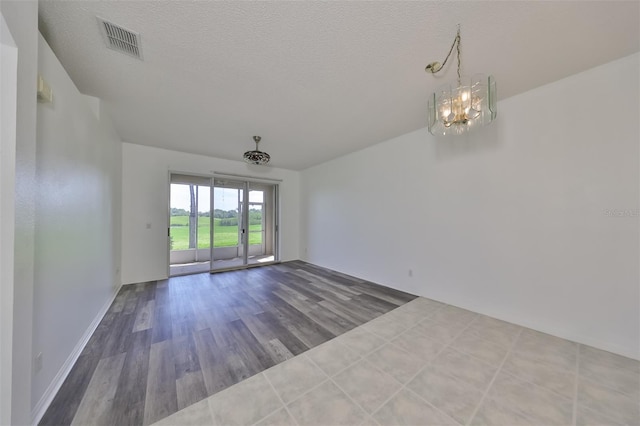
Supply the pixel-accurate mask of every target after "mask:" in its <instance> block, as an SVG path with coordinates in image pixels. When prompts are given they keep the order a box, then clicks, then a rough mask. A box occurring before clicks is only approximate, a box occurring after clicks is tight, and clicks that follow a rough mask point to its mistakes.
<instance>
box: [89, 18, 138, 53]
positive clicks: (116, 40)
mask: <svg viewBox="0 0 640 426" xmlns="http://www.w3.org/2000/svg"><path fill="white" fill-rule="evenodd" d="M97 18H98V24H99V25H100V31H101V32H102V36H103V37H104V41H105V43H107V47H108V48H109V49H113V50H117V51H118V52H122V53H124V54H126V55H129V56H133V57H134V58H138V59H140V60H142V47H141V46H140V34H138V33H134V32H133V31H130V30H127V29H126V28H123V27H121V26H119V25H116V24H114V23H113V22H109V21H107V20H105V19H102V18H100V17H97Z"/></svg>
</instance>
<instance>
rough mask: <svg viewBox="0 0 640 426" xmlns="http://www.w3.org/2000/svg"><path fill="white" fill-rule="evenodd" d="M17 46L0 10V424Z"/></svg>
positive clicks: (4, 400)
mask: <svg viewBox="0 0 640 426" xmlns="http://www.w3.org/2000/svg"><path fill="white" fill-rule="evenodd" d="M17 73H18V48H17V46H16V44H15V41H14V40H13V37H12V36H11V33H10V32H9V28H8V27H7V23H6V21H5V20H4V16H3V15H2V13H1V12H0V93H2V97H1V98H0V103H1V104H0V182H2V186H0V425H5V424H10V423H11V379H12V374H11V364H12V358H13V356H12V347H13V344H12V340H13V262H14V256H13V250H14V248H13V247H14V241H15V239H14V235H15V232H14V227H13V224H14V221H15V180H16V160H15V158H16V100H17V98H16V89H17V86H18V75H17Z"/></svg>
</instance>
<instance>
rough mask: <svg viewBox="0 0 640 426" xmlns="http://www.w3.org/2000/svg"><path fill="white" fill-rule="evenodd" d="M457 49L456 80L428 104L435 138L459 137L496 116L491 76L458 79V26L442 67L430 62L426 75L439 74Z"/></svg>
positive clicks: (494, 92) (437, 93) (430, 124)
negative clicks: (428, 73) (454, 49)
mask: <svg viewBox="0 0 640 426" xmlns="http://www.w3.org/2000/svg"><path fill="white" fill-rule="evenodd" d="M454 47H455V48H456V53H457V59H458V69H457V71H458V79H457V80H456V81H455V82H453V83H451V84H447V85H444V86H442V87H440V88H439V89H438V90H437V91H436V92H434V93H432V94H431V96H430V97H429V102H428V120H429V121H428V129H429V133H431V134H432V135H436V136H447V135H460V134H463V133H466V132H468V131H469V130H472V129H473V128H475V127H480V126H484V125H487V124H489V123H491V122H492V121H493V120H494V119H495V118H496V116H497V113H498V110H497V107H496V101H497V98H496V82H495V80H494V78H493V77H492V76H489V77H485V76H484V75H482V74H476V75H474V76H472V77H466V76H461V75H460V26H459V25H458V32H457V33H456V37H455V39H454V40H453V44H452V45H451V49H449V53H448V54H447V57H446V58H445V59H444V61H443V62H442V63H440V62H432V63H430V64H429V65H427V67H426V68H425V71H426V72H430V73H432V74H435V73H437V72H439V71H440V70H442V68H443V67H444V65H445V64H446V63H447V60H448V59H449V57H450V56H451V53H452V52H453V48H454Z"/></svg>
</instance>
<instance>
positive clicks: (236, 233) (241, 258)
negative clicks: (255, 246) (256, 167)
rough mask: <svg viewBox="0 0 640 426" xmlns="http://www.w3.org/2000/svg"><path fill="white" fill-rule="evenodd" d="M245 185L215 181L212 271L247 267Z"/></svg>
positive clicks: (223, 180)
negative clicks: (244, 231)
mask: <svg viewBox="0 0 640 426" xmlns="http://www.w3.org/2000/svg"><path fill="white" fill-rule="evenodd" d="M245 186H246V184H245V182H241V181H233V180H227V179H218V178H215V179H214V183H213V234H212V240H213V247H212V250H211V251H212V256H213V262H212V265H211V270H218V269H227V268H235V267H238V266H243V265H245V264H246V261H245V250H244V239H245V237H246V233H243V230H244V225H243V224H244V221H243V216H244V215H243V212H244V208H243V203H244V193H245Z"/></svg>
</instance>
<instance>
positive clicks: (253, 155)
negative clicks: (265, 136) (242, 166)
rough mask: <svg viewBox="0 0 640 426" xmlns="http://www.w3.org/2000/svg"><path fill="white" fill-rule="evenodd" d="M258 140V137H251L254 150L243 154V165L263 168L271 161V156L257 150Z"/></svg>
mask: <svg viewBox="0 0 640 426" xmlns="http://www.w3.org/2000/svg"><path fill="white" fill-rule="evenodd" d="M260 139H261V137H260V136H254V137H253V140H254V141H255V143H256V149H254V150H253V151H247V152H245V153H244V155H243V156H242V158H243V159H244V161H245V163H249V164H256V165H258V166H263V165H265V164H267V163H268V162H269V160H271V156H270V155H269V154H267V153H266V152H263V151H259V150H258V143H259V142H260Z"/></svg>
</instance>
